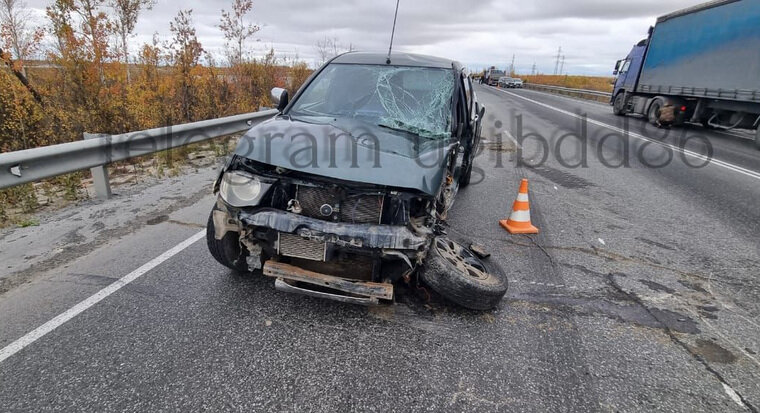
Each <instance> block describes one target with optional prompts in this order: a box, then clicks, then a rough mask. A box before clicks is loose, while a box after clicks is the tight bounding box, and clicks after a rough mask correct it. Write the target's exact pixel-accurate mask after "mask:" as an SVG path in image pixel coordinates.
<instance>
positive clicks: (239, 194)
mask: <svg viewBox="0 0 760 413" xmlns="http://www.w3.org/2000/svg"><path fill="white" fill-rule="evenodd" d="M271 186H272V185H271V184H268V183H265V182H262V181H261V179H259V178H258V177H256V176H253V175H251V174H248V173H245V172H241V171H227V172H226V173H225V174H224V176H223V177H222V182H221V184H220V185H219V195H220V196H221V197H222V199H223V200H224V202H226V203H228V204H229V205H232V206H234V207H246V206H256V205H258V204H259V202H260V201H261V198H262V197H263V196H264V195H265V194H266V192H267V191H268V190H269V188H270V187H271Z"/></svg>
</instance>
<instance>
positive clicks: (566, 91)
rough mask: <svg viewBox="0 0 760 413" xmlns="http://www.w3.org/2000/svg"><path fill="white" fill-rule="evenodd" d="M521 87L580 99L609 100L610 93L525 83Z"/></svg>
mask: <svg viewBox="0 0 760 413" xmlns="http://www.w3.org/2000/svg"><path fill="white" fill-rule="evenodd" d="M523 87H525V88H527V89H535V90H545V91H548V92H555V93H560V94H565V95H577V96H580V97H583V96H594V97H598V98H606V99H611V98H612V93H609V92H600V91H598V90H588V89H571V88H568V87H561V86H550V85H539V84H536V83H526V84H525V85H523Z"/></svg>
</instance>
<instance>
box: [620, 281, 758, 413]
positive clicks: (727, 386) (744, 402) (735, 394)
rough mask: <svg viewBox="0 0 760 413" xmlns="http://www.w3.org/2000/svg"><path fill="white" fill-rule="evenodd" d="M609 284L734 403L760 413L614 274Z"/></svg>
mask: <svg viewBox="0 0 760 413" xmlns="http://www.w3.org/2000/svg"><path fill="white" fill-rule="evenodd" d="M607 283H608V284H609V285H610V287H612V288H614V289H615V290H617V291H618V292H619V293H620V294H622V295H624V296H626V297H628V299H629V300H630V301H632V302H634V303H636V304H638V305H639V306H641V307H642V308H643V309H644V310H645V311H646V312H647V313H648V314H649V315H650V316H651V317H652V318H653V319H655V320H657V322H658V323H660V325H662V330H663V331H664V332H665V334H666V335H667V336H668V338H669V339H670V341H671V342H672V343H673V344H676V345H677V346H679V347H681V348H683V349H684V350H685V351H686V352H687V353H688V354H689V355H690V356H691V357H692V358H693V359H694V360H696V361H697V362H699V363H700V364H702V366H704V368H705V369H706V370H707V371H708V372H710V373H711V374H712V375H713V376H715V378H716V379H717V380H718V381H719V382H720V383H721V384H722V385H723V388H724V390H725V391H726V393H727V394H728V395H729V397H730V398H731V399H732V400H733V401H734V402H737V404H739V405H741V406H742V407H744V408H746V409H747V410H749V411H751V412H753V413H757V412H758V410H757V408H756V407H755V406H753V405H752V403H750V402H749V401H747V399H745V398H744V396H742V395H741V393H739V392H738V391H736V389H734V388H733V387H732V386H731V385H730V384H729V383H728V381H726V379H725V378H723V376H722V375H721V374H720V373H719V372H718V371H717V370H715V369H714V368H713V367H712V366H711V365H710V363H708V362H707V360H705V358H704V357H702V355H700V354H697V353H695V352H694V350H693V349H692V348H691V347H689V345H688V344H686V343H684V342H683V341H682V340H681V339H679V338H678V336H676V334H675V333H674V332H673V330H671V329H670V327H669V326H668V324H667V323H666V322H664V321H663V320H661V319H660V318H659V317H658V316H657V314H656V313H655V312H654V311H652V310H651V309H650V308H649V307H648V306H647V305H646V304H645V303H644V302H643V301H642V300H641V298H639V296H638V295H636V294H634V293H630V292H628V291H626V290H624V289H623V288H622V287H621V286H620V284H618V282H617V280H615V274H612V273H610V274H607Z"/></svg>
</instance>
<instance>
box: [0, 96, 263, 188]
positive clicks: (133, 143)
mask: <svg viewBox="0 0 760 413" xmlns="http://www.w3.org/2000/svg"><path fill="white" fill-rule="evenodd" d="M276 114H277V110H274V109H272V110H265V111H261V112H254V113H246V114H243V115H235V116H228V117H225V118H219V119H211V120H204V121H200V122H193V123H186V124H182V125H174V126H167V127H163V128H155V129H148V130H144V131H138V132H130V133H124V134H120V135H102V134H89V133H85V134H84V140H82V141H78V142H69V143H62V144H58V145H50V146H43V147H39V148H33V149H26V150H23V151H16V152H8V153H3V154H0V189H4V188H9V187H12V186H16V185H21V184H25V183H29V182H35V181H39V180H41V179H45V178H52V177H55V176H59V175H64V174H67V173H71V172H76V171H79V170H82V169H87V168H91V170H92V176H93V184H94V186H95V192H96V194H97V196H98V197H99V198H109V197H110V196H111V188H110V185H109V182H108V170H107V169H106V168H105V166H106V165H108V164H110V163H112V162H117V161H122V160H125V159H130V158H134V157H138V156H143V155H149V154H152V153H156V152H161V151H165V150H167V149H172V148H177V147H180V146H185V145H190V144H193V143H198V142H203V141H207V140H210V139H214V138H218V137H221V136H227V135H231V134H234V133H239V132H244V131H247V130H248V129H250V128H251V126H253V125H255V124H257V123H260V122H263V121H265V120H267V119H269V118H272V117H274V115H276Z"/></svg>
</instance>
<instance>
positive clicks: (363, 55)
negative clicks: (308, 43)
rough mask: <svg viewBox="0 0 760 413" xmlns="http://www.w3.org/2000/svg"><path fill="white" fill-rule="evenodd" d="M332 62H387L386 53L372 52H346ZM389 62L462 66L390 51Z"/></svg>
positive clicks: (443, 67)
mask: <svg viewBox="0 0 760 413" xmlns="http://www.w3.org/2000/svg"><path fill="white" fill-rule="evenodd" d="M332 63H346V64H369V65H385V64H388V54H387V53H372V52H348V53H344V54H342V55H340V56H338V57H336V58H335V59H333V60H332ZM390 64H391V65H393V66H414V67H432V68H438V69H452V68H453V69H455V70H460V69H461V68H462V65H461V64H460V63H459V62H457V61H454V60H451V59H444V58H441V57H435V56H426V55H421V54H413V53H398V52H394V53H391V63H390Z"/></svg>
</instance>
